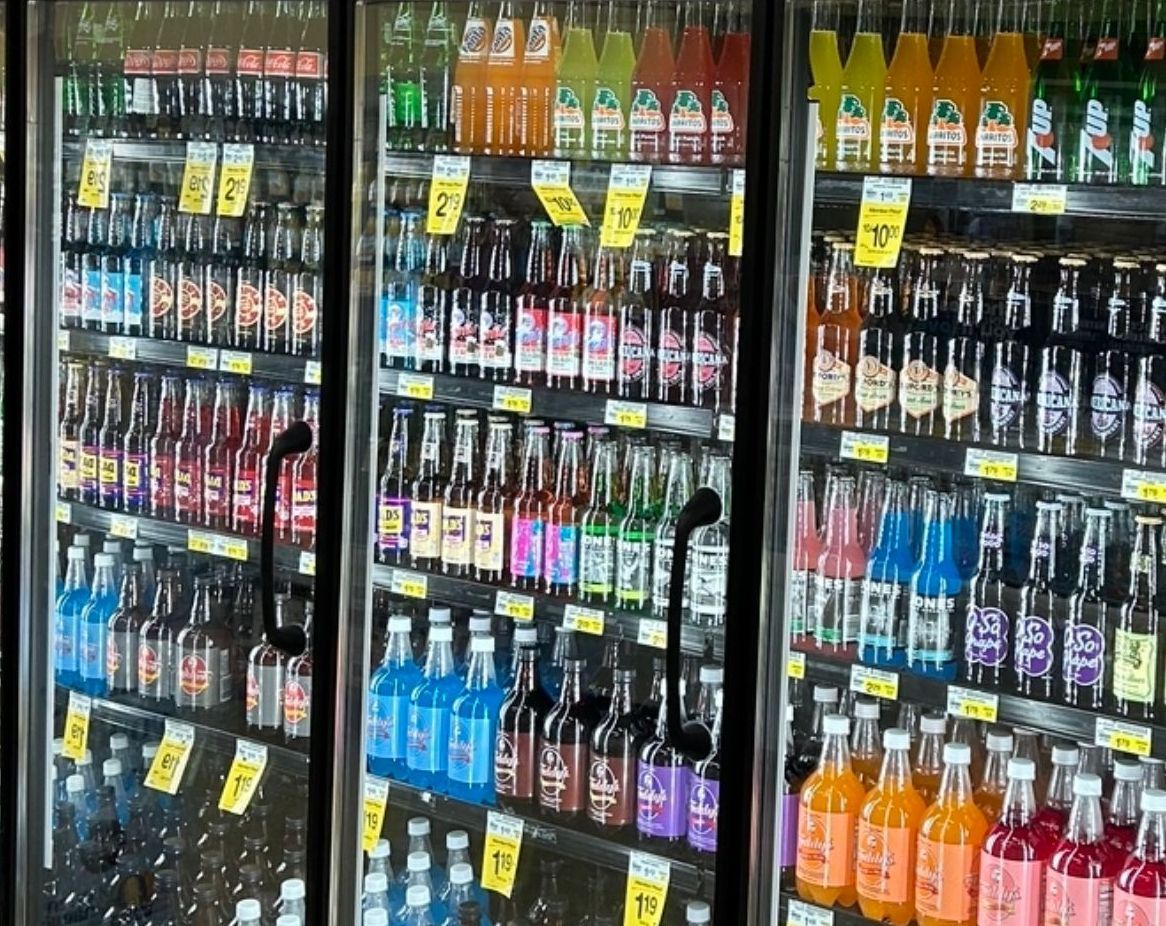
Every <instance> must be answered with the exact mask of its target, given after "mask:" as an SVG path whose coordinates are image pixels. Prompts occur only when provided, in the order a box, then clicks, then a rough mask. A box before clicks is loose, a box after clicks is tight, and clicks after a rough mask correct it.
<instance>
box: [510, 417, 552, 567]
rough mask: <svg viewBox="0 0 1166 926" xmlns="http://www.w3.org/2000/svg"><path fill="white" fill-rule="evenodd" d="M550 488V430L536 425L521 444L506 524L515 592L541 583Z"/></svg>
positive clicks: (544, 426)
mask: <svg viewBox="0 0 1166 926" xmlns="http://www.w3.org/2000/svg"><path fill="white" fill-rule="evenodd" d="M551 485H552V483H551V459H550V428H548V427H547V426H546V425H536V426H535V427H532V428H530V429H529V431H528V433H527V435H526V440H525V442H524V446H523V452H522V473H521V476H520V478H519V488H518V494H517V495H516V496H515V497H514V507H513V512H514V513H513V516H512V518H511V522H510V583H511V585H513V586H514V587H515V588H521V589H537V588H538V587H539V584H540V582H541V580H542V576H543V554H544V552H545V544H546V537H545V534H546V526H547V513H548V509H549V506H550V503H551Z"/></svg>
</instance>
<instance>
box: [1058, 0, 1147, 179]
mask: <svg viewBox="0 0 1166 926" xmlns="http://www.w3.org/2000/svg"><path fill="white" fill-rule="evenodd" d="M1126 12H1127V15H1128V13H1129V12H1131V11H1129V10H1128V9H1127V11H1126ZM1121 13H1122V5H1119V4H1118V3H1117V2H1114V0H1108V2H1105V3H1104V4H1103V5H1102V7H1101V19H1100V23H1101V29H1100V32H1099V33H1098V34H1097V44H1096V45H1095V46H1094V49H1093V56H1092V59H1091V60H1090V61H1089V62H1088V63H1086V64H1085V67H1084V71H1083V73H1082V74H1081V76H1080V78H1079V81H1080V83H1079V88H1080V89H1079V91H1078V92H1079V102H1078V106H1079V107H1080V109H1079V112H1080V119H1081V123H1080V129H1079V133H1078V140H1077V164H1076V177H1075V178H1073V179H1075V180H1076V182H1078V183H1122V182H1125V181H1126V179H1127V178H1128V176H1129V163H1128V161H1127V156H1128V151H1127V149H1126V145H1125V144H1124V141H1125V139H1126V138H1127V137H1128V135H1129V130H1130V116H1131V109H1132V104H1133V96H1134V95H1133V94H1131V93H1130V88H1131V87H1134V86H1135V78H1134V75H1133V73H1132V72H1131V69H1130V62H1129V48H1128V46H1127V43H1126V42H1125V41H1124V39H1125V38H1126V36H1125V35H1124V34H1123V32H1122V24H1121Z"/></svg>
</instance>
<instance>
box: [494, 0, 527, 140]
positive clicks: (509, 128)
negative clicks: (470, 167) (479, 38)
mask: <svg viewBox="0 0 1166 926" xmlns="http://www.w3.org/2000/svg"><path fill="white" fill-rule="evenodd" d="M525 47H526V33H525V30H524V29H523V24H522V17H521V15H518V14H517V11H516V10H515V5H514V3H513V0H501V3H500V4H499V7H498V16H497V18H496V19H495V20H494V34H493V36H492V38H491V42H490V52H489V54H488V55H487V58H486V151H487V153H489V154H500V155H513V154H518V153H519V152H520V150H521V149H522V126H521V123H520V119H521V112H522V99H521V89H520V88H521V85H522V82H523V70H524V64H523V52H524V49H525Z"/></svg>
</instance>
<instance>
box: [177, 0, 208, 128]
mask: <svg viewBox="0 0 1166 926" xmlns="http://www.w3.org/2000/svg"><path fill="white" fill-rule="evenodd" d="M211 10H212V7H211V4H210V3H208V2H206V0H190V2H188V3H185V4H183V13H184V15H183V17H182V40H181V41H180V42H179V45H178V67H177V78H176V84H177V86H176V88H175V97H176V99H177V102H178V119H179V130H180V131H181V133H182V137H183V138H207V137H208V135H207V122H206V118H205V116H206V113H205V112H204V111H203V108H202V76H203V59H204V57H205V46H206V39H207V36H208V32H207V29H208V27H212V26H213V21H212V20H211Z"/></svg>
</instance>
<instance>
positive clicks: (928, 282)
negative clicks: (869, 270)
mask: <svg viewBox="0 0 1166 926" xmlns="http://www.w3.org/2000/svg"><path fill="white" fill-rule="evenodd" d="M943 256H944V252H943V249H942V248H934V247H922V248H920V249H919V261H918V264H917V266H916V270H915V273H914V274H913V277H914V278H913V279H912V281H911V284H910V286H909V292H910V297H909V300H908V305H907V330H906V332H905V333H904V335H903V354H902V357H901V358H900V363H901V364H902V366H901V368H900V370H899V427H900V429H901V430H902V431H903V433H904V434H913V435H930V434H932V433H933V432H934V431H935V430H936V427H937V423H938V422H937V415H936V413H937V412H938V411H939V407H940V400H941V396H942V383H943V375H942V373H941V371H940V367H939V361H940V349H941V344H940V338H939V325H940V306H941V304H942V301H943V293H942V289H941V280H942V278H943Z"/></svg>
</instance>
